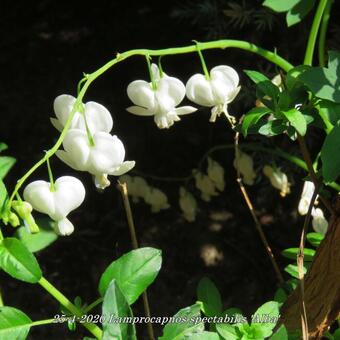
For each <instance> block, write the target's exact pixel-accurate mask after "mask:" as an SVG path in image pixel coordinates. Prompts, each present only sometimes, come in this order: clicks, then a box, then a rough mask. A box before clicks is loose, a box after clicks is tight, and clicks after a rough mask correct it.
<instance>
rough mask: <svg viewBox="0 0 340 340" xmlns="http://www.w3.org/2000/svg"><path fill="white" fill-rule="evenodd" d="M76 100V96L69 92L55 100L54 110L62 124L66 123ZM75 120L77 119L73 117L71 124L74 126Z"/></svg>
mask: <svg viewBox="0 0 340 340" xmlns="http://www.w3.org/2000/svg"><path fill="white" fill-rule="evenodd" d="M75 102H76V98H74V97H73V96H71V95H69V94H62V95H60V96H58V97H57V98H56V99H55V100H54V103H53V108H54V112H55V115H56V116H57V118H58V120H59V122H60V124H61V125H62V126H64V125H65V123H66V121H67V118H68V116H69V114H70V112H71V111H72V108H73V105H74V103H75ZM74 122H75V119H74V118H73V121H72V124H71V126H73V124H74Z"/></svg>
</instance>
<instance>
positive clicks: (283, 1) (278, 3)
mask: <svg viewBox="0 0 340 340" xmlns="http://www.w3.org/2000/svg"><path fill="white" fill-rule="evenodd" d="M300 1H301V0H266V1H264V2H263V4H262V5H263V6H266V7H268V8H270V9H272V10H273V11H275V12H278V13H281V12H287V11H289V10H290V9H291V8H292V7H294V6H295V5H297V4H298V3H299V2H300Z"/></svg>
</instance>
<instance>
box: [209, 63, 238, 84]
mask: <svg viewBox="0 0 340 340" xmlns="http://www.w3.org/2000/svg"><path fill="white" fill-rule="evenodd" d="M210 76H211V79H212V80H214V79H219V80H223V82H225V83H227V84H228V86H230V87H233V88H235V87H237V86H238V83H239V81H240V78H239V76H238V73H237V72H236V70H234V69H233V68H232V67H230V66H227V65H220V66H215V67H214V68H212V69H211V71H210Z"/></svg>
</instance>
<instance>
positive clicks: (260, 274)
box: [0, 0, 339, 339]
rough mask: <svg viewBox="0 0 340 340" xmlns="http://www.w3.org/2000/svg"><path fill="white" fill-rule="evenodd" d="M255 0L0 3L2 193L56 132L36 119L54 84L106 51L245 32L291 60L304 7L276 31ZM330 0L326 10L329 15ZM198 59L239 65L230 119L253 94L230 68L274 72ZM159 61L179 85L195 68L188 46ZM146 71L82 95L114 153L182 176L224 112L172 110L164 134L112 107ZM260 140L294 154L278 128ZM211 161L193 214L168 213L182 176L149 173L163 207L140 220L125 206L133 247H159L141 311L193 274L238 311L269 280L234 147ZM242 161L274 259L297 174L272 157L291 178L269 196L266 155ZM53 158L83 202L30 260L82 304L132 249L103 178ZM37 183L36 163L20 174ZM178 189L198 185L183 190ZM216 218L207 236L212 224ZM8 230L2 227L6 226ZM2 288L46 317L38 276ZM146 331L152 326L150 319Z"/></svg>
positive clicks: (140, 65) (283, 238)
mask: <svg viewBox="0 0 340 340" xmlns="http://www.w3.org/2000/svg"><path fill="white" fill-rule="evenodd" d="M235 4H236V5H238V6H239V7H241V10H240V9H238V10H237V8H239V7H237V6H236V7H235ZM260 4H261V1H251V0H248V1H244V2H241V1H227V0H225V1H168V2H165V1H145V2H142V1H132V0H125V1H101V0H99V1H96V2H91V3H89V4H86V3H85V2H80V1H72V2H71V1H69V2H66V1H52V0H50V1H26V2H23V1H18V2H12V1H1V4H0V19H1V20H0V25H1V27H0V32H1V40H0V46H1V53H0V66H1V74H0V75H1V77H0V118H1V119H0V140H1V141H2V142H5V143H6V144H8V145H9V150H8V151H7V154H8V155H12V156H14V157H16V158H17V160H18V162H17V164H16V165H15V167H14V169H13V170H12V172H11V174H10V175H8V177H7V178H6V184H7V186H8V187H9V188H11V189H12V188H13V186H14V184H15V181H16V179H17V178H19V177H20V176H22V175H23V174H24V173H25V172H26V171H27V169H28V168H29V167H30V166H31V165H33V164H34V163H35V162H36V161H38V160H39V159H40V158H41V157H42V155H43V150H46V149H48V148H49V147H51V146H52V145H53V144H54V142H55V141H56V138H57V136H58V134H57V131H56V130H55V129H54V128H53V127H52V126H51V124H50V123H49V117H53V115H54V113H53V107H52V105H53V100H54V98H55V97H56V96H58V95H59V94H62V93H66V94H72V95H76V86H77V83H78V81H79V80H80V79H81V77H82V73H83V72H85V73H91V72H93V71H95V70H96V69H97V68H99V67H100V66H102V65H103V64H104V63H106V62H107V61H109V60H110V59H112V58H113V57H114V56H115V54H116V53H117V52H123V51H126V50H130V49H135V48H154V49H158V48H165V47H175V46H185V45H189V44H191V40H193V39H196V40H199V41H207V40H209V39H222V38H232V39H242V40H248V41H251V42H254V43H256V44H259V45H261V46H262V47H265V48H268V49H270V50H273V49H274V48H277V50H278V52H279V53H280V54H281V55H282V56H284V57H285V58H287V59H288V60H290V62H291V63H293V64H299V63H301V62H302V60H303V52H304V48H305V44H306V41H307V37H308V28H309V27H310V23H311V16H308V17H307V19H306V20H304V22H303V23H302V24H301V25H299V26H298V27H293V28H290V29H287V27H286V26H285V21H284V16H283V15H281V16H275V15H274V14H273V13H272V12H270V11H269V10H264V9H263V8H262V7H261V5H260ZM338 7H339V6H336V7H335V8H334V9H335V11H334V14H333V16H334V17H336V15H337V13H338ZM225 10H227V11H228V10H229V12H224V11H225ZM230 10H231V11H232V13H231V12H230ZM233 11H234V12H233ZM230 13H231V14H230ZM233 13H234V16H233ZM235 13H236V14H235ZM237 13H238V14H239V15H237ZM240 13H241V14H240ZM226 14H227V15H226ZM235 18H236V19H235ZM334 21H335V20H334ZM263 22H264V23H263ZM338 32H339V27H338V26H336V25H331V26H330V33H329V42H328V45H329V46H330V47H331V48H339V41H338ZM204 55H205V57H206V61H207V63H208V67H210V68H211V67H213V66H216V65H219V64H226V65H231V66H232V67H234V68H235V69H237V70H238V72H239V73H240V75H241V84H242V87H243V91H242V93H241V94H240V95H239V97H238V98H237V99H236V100H235V103H233V104H232V105H231V109H230V112H231V113H233V114H235V115H236V116H241V115H242V114H244V113H245V112H247V110H249V109H250V108H251V107H252V105H253V103H254V91H253V88H252V87H251V84H250V82H249V81H248V79H246V77H245V75H244V74H242V70H243V69H257V70H260V71H262V72H266V74H267V75H268V76H274V75H275V74H276V73H277V70H276V69H275V67H273V66H271V65H269V63H267V62H266V61H264V60H262V59H260V58H259V57H256V56H255V55H250V54H248V53H247V52H244V51H238V50H235V49H228V50H223V51H222V50H214V51H207V52H204ZM162 64H163V68H164V71H165V72H166V73H168V74H169V75H173V76H176V77H178V78H180V79H182V81H183V82H185V81H186V80H187V79H188V78H189V77H190V76H191V75H192V74H193V73H197V72H201V66H200V63H199V58H198V56H197V55H196V54H190V55H179V56H169V57H164V58H163V59H162ZM147 76H148V74H147V68H146V63H145V60H144V59H143V58H142V57H133V58H131V59H128V60H126V61H124V62H122V63H120V64H119V65H118V66H117V67H114V68H112V69H111V70H109V71H108V72H107V73H105V74H104V75H103V76H102V77H100V78H99V79H98V80H96V81H95V82H94V83H93V85H91V87H90V89H89V91H88V92H87V93H86V96H85V102H86V101H89V100H94V101H96V102H99V103H101V104H103V105H104V106H106V107H107V108H108V109H109V110H110V112H111V113H112V115H113V119H114V130H113V133H115V134H117V135H118V136H119V137H120V138H121V139H122V140H123V142H124V144H125V147H126V151H127V159H130V160H132V159H133V160H136V163H137V165H136V170H138V171H140V172H143V173H144V174H146V175H155V176H161V177H162V176H186V175H188V174H189V173H190V172H191V169H192V168H194V167H196V166H197V163H198V161H199V159H200V157H201V156H202V155H203V154H204V153H205V152H206V151H207V150H208V149H209V148H210V147H212V146H214V145H216V144H221V143H222V144H223V143H232V142H233V134H232V133H231V131H230V129H229V127H228V126H227V125H226V122H225V120H223V119H219V120H218V122H217V123H215V124H211V123H209V122H208V119H209V110H207V109H200V110H199V111H197V112H196V113H194V114H192V115H190V116H186V117H184V118H183V119H182V121H181V122H179V123H176V124H175V125H174V126H173V127H172V128H171V129H169V130H158V129H157V127H156V125H155V124H154V122H153V119H152V118H142V117H137V116H133V115H131V114H129V113H127V112H126V111H125V108H126V107H128V106H129V105H131V104H130V103H129V100H128V98H127V95H126V87H127V85H128V84H129V83H130V82H131V81H133V80H135V79H147ZM253 140H254V138H253ZM255 140H256V138H255ZM261 141H262V142H264V143H265V144H267V145H270V144H273V143H275V144H276V145H278V146H280V147H282V148H284V149H285V150H288V151H290V152H292V153H298V151H297V150H296V147H295V146H294V145H292V143H290V142H289V140H288V139H287V138H286V137H279V138H275V139H273V140H270V141H268V140H265V139H261ZM321 141H322V135H320V134H317V133H315V132H313V131H312V132H311V135H310V136H309V139H308V143H309V146H310V148H311V149H312V150H314V148H317V147H318V146H319V145H320V142H321ZM213 158H214V159H216V160H218V161H219V162H220V163H221V164H222V165H223V166H225V168H226V183H227V184H226V190H225V192H224V193H223V194H221V195H220V196H219V197H217V198H214V199H213V200H212V202H211V203H210V204H207V203H204V202H202V201H200V203H199V209H200V211H199V213H198V216H197V220H196V221H195V222H194V223H191V224H190V223H187V222H185V221H184V220H183V218H182V217H181V213H180V211H179V208H178V188H179V186H180V185H181V183H168V182H163V181H156V180H152V179H149V178H148V181H149V183H150V184H152V185H154V186H156V187H159V188H161V189H162V190H164V191H165V192H166V193H167V194H168V196H169V200H170V204H171V208H170V209H168V210H166V211H163V212H161V213H159V214H156V215H153V214H151V212H150V209H149V207H148V206H146V205H145V204H143V203H140V204H137V205H134V206H133V208H134V215H135V221H136V226H137V228H138V231H137V233H138V237H139V240H140V244H141V245H142V246H152V247H157V248H160V249H162V250H163V267H162V270H161V272H160V274H159V277H158V278H157V279H156V281H155V283H154V284H153V285H152V286H151V287H150V289H149V298H150V305H151V312H152V315H155V316H158V315H159V316H170V315H173V314H175V313H176V312H177V311H178V309H180V308H183V307H186V306H188V305H190V304H193V303H194V302H195V301H196V286H197V283H198V281H199V279H200V278H202V277H203V276H209V277H210V278H211V279H212V280H213V281H214V282H215V283H216V285H217V286H218V288H219V289H220V291H221V293H222V297H223V301H224V307H225V308H230V307H239V308H241V309H242V310H243V311H244V313H246V314H248V315H249V314H250V313H251V312H253V311H254V310H255V309H256V308H257V307H258V306H259V305H260V304H262V303H263V302H265V301H267V300H269V299H272V298H273V294H274V292H275V290H276V288H277V281H276V277H275V274H274V272H273V270H272V267H271V265H270V261H269V260H268V258H267V256H266V253H265V250H264V248H263V246H262V244H261V241H260V238H259V237H258V234H257V233H256V230H255V227H254V224H253V222H252V220H251V218H250V215H249V212H248V210H247V209H246V205H245V203H244V202H243V200H242V197H241V195H240V193H239V189H238V187H237V185H236V182H235V171H234V169H233V167H232V161H233V153H232V151H223V152H219V153H216V154H214V155H213ZM254 159H255V164H256V167H257V168H258V169H259V178H258V182H257V185H256V186H254V187H251V188H250V189H249V191H250V194H251V196H252V198H253V200H254V204H255V207H256V209H257V213H258V214H259V216H260V218H261V220H262V222H263V223H264V229H265V232H266V234H267V236H268V239H269V242H270V244H271V245H272V247H273V251H274V253H275V255H276V256H277V257H278V261H279V263H280V265H281V267H284V265H285V264H286V263H287V262H286V261H285V260H284V259H283V258H282V257H281V256H280V251H281V250H282V249H284V248H285V247H287V246H296V245H297V244H298V235H299V228H300V227H301V221H302V220H301V218H298V217H297V214H296V204H297V201H298V197H299V194H300V189H301V182H300V180H299V178H301V173H300V172H299V170H297V169H296V168H293V167H292V166H291V165H289V164H286V163H282V164H281V163H280V162H281V161H279V165H280V166H282V168H283V169H284V170H285V171H288V172H289V178H290V180H291V181H292V182H293V184H294V185H293V187H292V194H291V195H290V196H289V197H287V198H286V199H280V197H279V194H278V192H277V191H276V190H274V189H273V188H271V187H270V186H268V184H267V181H266V179H263V178H262V177H261V167H262V166H263V164H265V163H266V162H268V161H271V160H272V159H271V158H270V157H268V156H266V155H261V154H255V155H254ZM52 167H53V170H54V173H55V176H56V177H57V176H62V175H65V174H70V175H75V176H77V177H78V178H80V179H81V180H82V181H83V182H84V183H85V185H86V189H87V197H86V201H85V202H84V204H83V205H82V206H81V207H80V208H79V209H77V210H76V211H75V212H73V213H72V214H71V220H72V221H73V223H74V225H75V227H76V230H75V232H74V234H72V236H70V237H64V238H62V237H61V238H60V239H59V240H58V242H56V243H55V244H53V245H52V246H51V247H49V248H48V249H46V250H43V251H41V252H40V253H38V255H37V256H38V259H39V262H40V263H41V266H42V269H43V272H44V274H45V276H46V277H47V278H48V279H49V280H51V282H52V283H54V284H55V285H56V286H57V287H58V288H59V289H60V290H61V291H62V292H64V293H65V294H66V295H67V296H68V297H69V298H71V299H73V298H74V297H75V296H77V295H79V296H81V297H82V299H83V300H84V301H87V302H92V301H93V300H95V299H96V297H97V291H96V289H97V284H98V280H99V277H100V275H101V273H102V272H103V270H104V269H105V267H106V266H107V265H108V264H109V263H110V262H111V261H112V260H113V259H115V258H117V257H119V256H120V255H122V254H123V253H125V252H127V251H129V250H130V249H131V245H130V240H129V234H128V229H127V225H126V221H125V215H124V210H123V207H122V202H121V200H120V196H119V193H118V191H117V190H116V188H115V183H114V182H115V180H114V178H112V185H111V187H109V188H107V189H106V191H105V192H104V193H101V194H100V193H98V192H96V190H95V188H94V185H93V184H92V181H91V178H90V176H89V175H88V174H86V173H76V172H74V171H73V170H72V169H69V168H68V167H66V166H65V165H64V164H62V163H61V162H60V161H59V160H58V159H57V158H53V160H52ZM47 178H48V177H47V171H46V169H45V167H42V168H41V169H39V170H38V171H37V172H36V173H35V174H34V175H33V176H32V178H31V180H35V179H45V180H47ZM191 189H192V191H193V192H195V193H196V194H197V191H195V189H194V185H192V187H191ZM197 197H199V195H197ZM216 224H218V225H219V227H218V228H217V229H219V231H214V227H212V226H214V225H215V227H216ZM215 229H216V228H215ZM11 233H12V230H11V228H9V227H7V228H6V229H5V234H8V235H9V234H11ZM206 246H209V247H211V248H212V249H216V250H217V251H218V252H219V253H220V254H223V259H221V260H218V261H216V263H215V264H214V265H210V266H209V265H207V264H206V263H205V261H204V260H203V259H202V257H201V254H202V248H204V247H206ZM1 289H2V292H3V295H4V300H5V303H6V304H7V305H9V306H13V307H16V308H19V309H21V310H22V311H24V312H25V313H27V314H28V315H29V316H30V317H31V318H32V319H33V320H39V319H45V318H50V317H53V315H54V314H57V313H59V306H58V304H57V303H56V302H55V301H54V300H53V299H52V298H51V297H50V296H49V295H48V294H47V293H45V292H44V291H42V289H41V287H40V286H38V285H37V286H35V285H29V284H24V283H19V282H17V281H15V280H13V279H11V278H8V276H6V275H4V274H1ZM97 312H99V310H98V311H97ZM93 313H96V311H94V312H93ZM134 313H135V315H140V316H141V315H143V310H142V306H141V303H140V302H137V303H136V305H135V306H134ZM155 329H156V333H157V334H160V332H161V330H160V329H159V328H158V327H157V325H155ZM82 334H83V335H85V334H86V331H85V330H83V329H81V328H79V329H78V331H77V332H76V333H67V328H66V326H60V325H59V326H57V325H50V326H43V327H40V328H33V329H32V330H31V332H30V339H45V338H46V337H47V336H48V337H49V338H50V339H81V338H82V337H81V335H82ZM138 334H139V338H140V339H144V338H145V329H143V328H141V329H138Z"/></svg>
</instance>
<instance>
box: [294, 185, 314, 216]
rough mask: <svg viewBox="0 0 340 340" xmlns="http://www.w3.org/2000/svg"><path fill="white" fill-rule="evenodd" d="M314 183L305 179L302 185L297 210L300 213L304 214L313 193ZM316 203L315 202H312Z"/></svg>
mask: <svg viewBox="0 0 340 340" xmlns="http://www.w3.org/2000/svg"><path fill="white" fill-rule="evenodd" d="M314 189H315V185H314V183H313V182H311V181H306V182H305V184H304V185H303V190H302V194H301V198H300V201H299V206H298V212H299V214H300V215H306V214H307V212H308V208H309V205H310V201H311V199H312V196H313V193H314ZM314 203H316V202H314Z"/></svg>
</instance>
